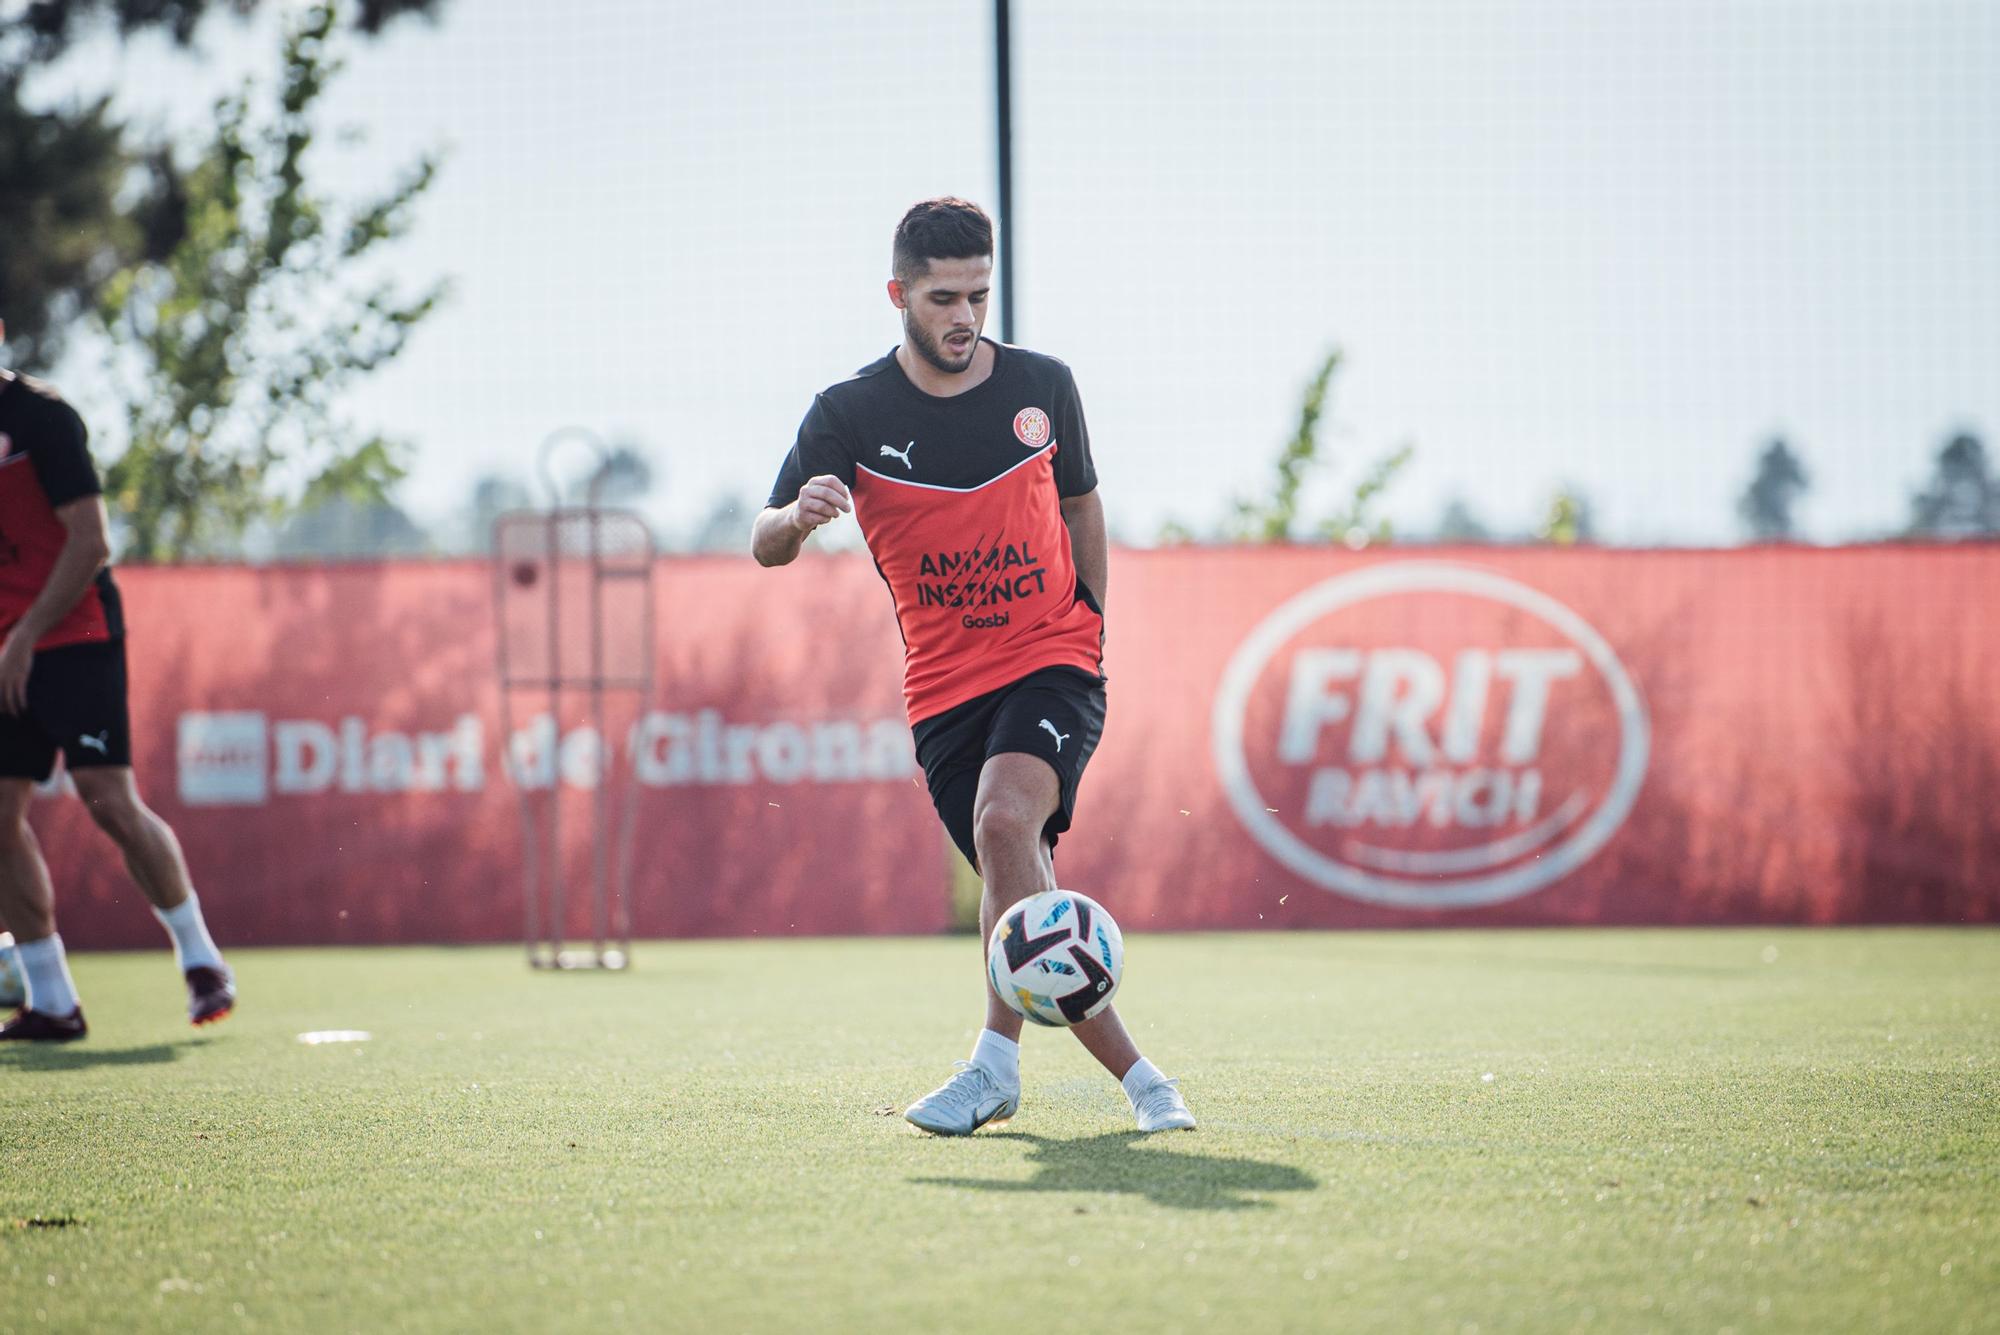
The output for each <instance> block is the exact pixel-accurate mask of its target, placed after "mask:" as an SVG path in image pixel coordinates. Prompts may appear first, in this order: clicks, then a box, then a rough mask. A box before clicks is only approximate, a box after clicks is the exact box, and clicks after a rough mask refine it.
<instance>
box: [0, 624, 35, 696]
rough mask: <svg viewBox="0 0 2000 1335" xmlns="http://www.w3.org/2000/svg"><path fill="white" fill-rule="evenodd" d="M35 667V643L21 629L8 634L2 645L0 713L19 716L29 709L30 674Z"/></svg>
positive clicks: (0, 653) (0, 658) (0, 659)
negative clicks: (5, 641)
mask: <svg viewBox="0 0 2000 1335" xmlns="http://www.w3.org/2000/svg"><path fill="white" fill-rule="evenodd" d="M34 666H35V642H34V641H33V640H32V639H30V638H28V637H27V636H26V635H23V634H21V632H20V629H19V628H18V627H17V628H16V629H14V630H12V631H9V632H8V633H7V643H6V644H5V645H0V712H4V713H8V714H19V713H23V712H24V711H26V709H27V708H28V673H29V672H30V671H31V670H32V669H33V668H34Z"/></svg>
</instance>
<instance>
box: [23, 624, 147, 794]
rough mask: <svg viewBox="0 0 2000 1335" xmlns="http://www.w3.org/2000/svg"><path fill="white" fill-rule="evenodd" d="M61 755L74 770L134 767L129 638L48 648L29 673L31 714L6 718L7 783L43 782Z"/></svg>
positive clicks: (53, 770)
mask: <svg viewBox="0 0 2000 1335" xmlns="http://www.w3.org/2000/svg"><path fill="white" fill-rule="evenodd" d="M58 751H61V752H62V754H63V763H64V764H66V765H68V766H69V767H70V768H71V769H73V770H77V769H88V768H89V767H91V766H92V765H129V764H131V763H132V722H131V719H130V717H129V716H128V714H127V712H126V706H125V641H124V640H122V639H117V640H100V641H97V642H96V643H93V644H66V645H64V646H62V647H61V648H60V649H44V650H42V651H41V652H40V653H38V654H36V655H35V661H34V665H33V666H32V667H30V668H29V669H28V708H27V710H26V711H25V712H23V713H19V714H6V713H0V779H33V780H34V781H35V782H36V783H40V782H41V781H42V780H44V779H46V778H48V777H49V775H50V774H52V773H54V772H55V767H56V752H58Z"/></svg>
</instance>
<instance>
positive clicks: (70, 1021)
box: [0, 1006, 90, 1043]
mask: <svg viewBox="0 0 2000 1335" xmlns="http://www.w3.org/2000/svg"><path fill="white" fill-rule="evenodd" d="M89 1032H90V1026H89V1025H87V1024H85V1023H84V1022H83V1007H81V1006H78V1007H77V1008H76V1009H75V1010H73V1011H71V1012H70V1013H69V1014H68V1015H50V1014H49V1013H48V1012H46V1011H31V1010H29V1009H28V1008H27V1007H26V1006H23V1007H21V1009H20V1010H17V1011H15V1012H14V1018H13V1019H11V1020H9V1021H7V1023H5V1024H0V1043H5V1042H19V1043H73V1042H75V1041H76V1040H77V1039H79V1038H82V1037H83V1036H84V1035H85V1034H87V1033H89Z"/></svg>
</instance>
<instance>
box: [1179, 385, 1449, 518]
mask: <svg viewBox="0 0 2000 1335" xmlns="http://www.w3.org/2000/svg"><path fill="white" fill-rule="evenodd" d="M1339 366H1340V353H1339V351H1338V350H1336V351H1333V352H1329V353H1328V354H1327V355H1326V357H1325V359H1324V360H1322V361H1321V362H1320V365H1319V369H1318V370H1317V371H1315V372H1314V373H1313V378H1312V380H1311V381H1310V382H1308V384H1307V385H1306V392H1305V396H1304V398H1303V399H1302V400H1301V401H1300V403H1299V424H1298V427H1297V429H1296V430H1294V431H1293V432H1292V438H1291V439H1290V440H1288V441H1286V442H1285V447H1284V449H1283V450H1281V451H1280V452H1279V454H1278V463H1277V477H1276V479H1275V480H1274V481H1273V483H1272V486H1271V494H1270V496H1269V497H1268V498H1266V499H1261V500H1246V499H1241V498H1239V499H1238V500H1237V501H1236V502H1235V505H1234V507H1233V509H1232V513H1231V515H1230V517H1229V520H1228V521H1227V524H1226V526H1225V532H1224V536H1225V537H1226V538H1227V539H1228V540H1230V541H1232V542H1288V541H1290V540H1291V539H1292V538H1293V537H1294V536H1295V534H1296V533H1297V531H1298V530H1299V528H1300V526H1301V520H1300V515H1299V506H1300V493H1301V491H1302V490H1303V488H1304V487H1305V484H1306V482H1307V480H1308V478H1309V477H1310V475H1311V474H1312V473H1313V472H1314V470H1316V469H1317V468H1319V467H1320V466H1321V465H1323V464H1328V463H1330V462H1331V460H1330V459H1329V458H1328V457H1327V456H1326V455H1325V454H1324V453H1323V452H1322V449H1321V446H1320V440H1319V427H1320V418H1321V417H1322V416H1324V415H1325V412H1326V400H1327V394H1328V392H1329V390H1330V389H1331V387H1332V384H1333V374H1334V372H1335V371H1336V370H1337V369H1338V368H1339ZM1414 453H1415V449H1414V447H1412V446H1410V445H1402V446H1399V447H1398V448H1397V449H1395V450H1393V451H1391V452H1390V453H1388V454H1386V455H1384V456H1383V457H1382V458H1380V459H1377V460H1376V461H1375V462H1374V463H1373V464H1371V465H1370V466H1369V467H1368V470H1367V471H1366V472H1365V473H1363V474H1362V476H1361V478H1360V480H1359V481H1358V482H1356V483H1355V485H1354V489H1353V491H1352V493H1350V494H1349V496H1348V498H1347V500H1346V501H1345V502H1344V503H1343V504H1342V505H1341V506H1340V508H1339V509H1337V510H1336V511H1335V512H1334V513H1332V514H1330V515H1328V516H1326V517H1325V518H1323V519H1321V520H1320V521H1319V522H1318V523H1317V524H1316V525H1314V526H1313V532H1314V534H1315V536H1317V537H1319V538H1321V539H1331V540H1334V541H1344V542H1347V543H1349V544H1350V545H1356V546H1359V545H1364V544H1366V543H1369V542H1387V541H1388V540H1389V539H1390V537H1391V536H1392V532H1391V528H1390V524H1389V521H1388V519H1387V518H1386V517H1381V516H1378V515H1377V514H1376V512H1375V504H1376V502H1377V501H1378V500H1379V499H1380V498H1381V496H1382V494H1383V492H1385V491H1386V490H1387V489H1388V487H1389V485H1390V484H1391V483H1392V482H1394V481H1395V479H1396V475H1397V474H1399V473H1401V472H1402V471H1403V469H1404V467H1406V466H1407V465H1408V464H1409V462H1410V459H1411V457H1412V455H1414ZM1180 537H1181V532H1180V531H1175V532H1171V533H1169V532H1163V533H1162V534H1161V540H1162V541H1177V540H1180Z"/></svg>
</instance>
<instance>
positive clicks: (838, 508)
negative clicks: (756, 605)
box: [750, 394, 854, 566]
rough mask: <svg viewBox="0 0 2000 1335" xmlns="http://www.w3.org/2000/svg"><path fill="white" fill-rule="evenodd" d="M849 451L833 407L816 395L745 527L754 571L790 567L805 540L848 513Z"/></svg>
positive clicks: (850, 504)
mask: <svg viewBox="0 0 2000 1335" xmlns="http://www.w3.org/2000/svg"><path fill="white" fill-rule="evenodd" d="M853 481H854V450H853V448H852V445H851V441H850V436H849V433H848V432H847V430H846V429H845V426H844V424H843V423H842V422H841V420H840V417H839V415H838V414H837V413H836V412H835V411H834V409H833V406H832V405H831V404H829V403H828V402H827V401H826V395H824V394H821V395H818V396H817V397H815V398H814V399H813V405H812V407H811V408H810V409H809V410H808V411H807V412H806V417H805V420H804V421H803V422H800V423H799V438H798V440H797V441H796V442H795V443H794V444H793V445H792V449H791V453H789V454H787V455H786V456H785V464H784V467H782V468H780V469H779V470H778V480H777V481H776V482H774V483H772V484H771V496H770V499H769V500H767V501H765V502H764V510H763V513H761V514H759V515H758V516H757V519H756V521H755V522H754V523H753V524H751V526H750V554H751V555H752V556H755V557H756V558H757V564H758V565H760V566H782V565H790V564H791V563H792V561H794V560H795V559H797V557H798V554H799V548H801V547H803V546H805V541H806V538H807V537H809V536H810V535H811V533H812V531H813V530H814V529H816V528H818V527H820V526H821V525H823V524H830V523H832V522H833V521H834V520H836V519H838V518H840V516H841V515H843V514H845V513H847V512H848V511H850V510H852V509H853V508H854V498H853V496H851V495H849V494H848V490H847V489H848V487H849V486H851V485H853Z"/></svg>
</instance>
